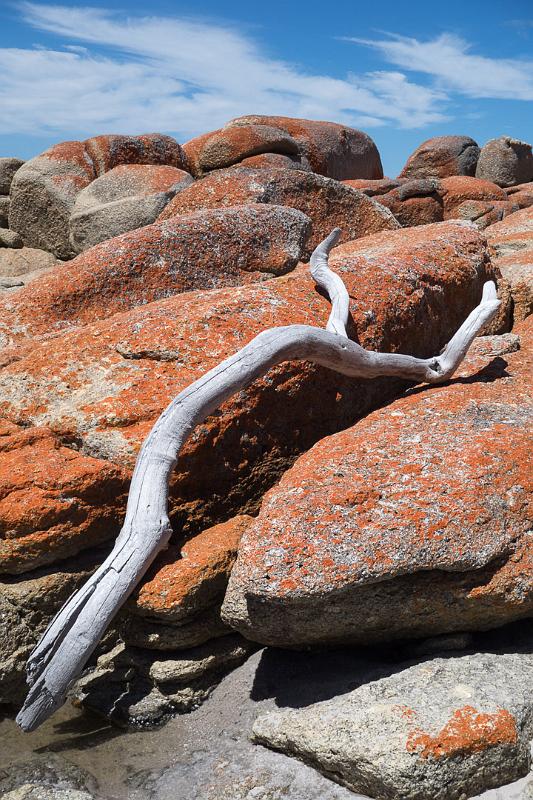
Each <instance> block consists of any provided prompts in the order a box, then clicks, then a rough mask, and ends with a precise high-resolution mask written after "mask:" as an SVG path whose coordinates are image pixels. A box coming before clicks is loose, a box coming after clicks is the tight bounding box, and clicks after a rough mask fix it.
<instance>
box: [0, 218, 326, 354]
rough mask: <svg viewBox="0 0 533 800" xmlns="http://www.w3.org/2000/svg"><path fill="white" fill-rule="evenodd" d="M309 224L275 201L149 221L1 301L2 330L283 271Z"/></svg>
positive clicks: (46, 328) (21, 334) (62, 324)
mask: <svg viewBox="0 0 533 800" xmlns="http://www.w3.org/2000/svg"><path fill="white" fill-rule="evenodd" d="M310 228H311V225H310V221H309V219H308V217H306V216H305V214H302V213H301V212H299V211H296V210H294V209H292V208H282V207H281V206H274V205H252V206H234V207H229V208H220V209H207V210H204V211H197V212H196V213H190V214H184V215H183V216H179V217H172V218H170V219H168V220H167V221H165V222H157V223H154V224H153V225H147V226H145V227H144V228H140V229H139V230H135V231H130V232H128V233H124V234H122V235H121V236H118V237H115V238H114V239H109V240H108V241H105V242H101V243H100V244H99V245H96V246H95V247H92V248H91V249H90V250H86V251H85V252H84V253H82V254H81V255H79V256H78V257H77V258H75V259H73V260H72V261H71V262H70V263H69V264H62V265H59V266H58V267H57V269H55V270H53V271H52V272H49V273H47V274H46V275H45V276H43V277H42V279H40V280H38V281H37V282H36V283H34V284H33V285H32V286H31V289H30V290H28V291H24V290H23V291H20V292H18V293H17V294H16V295H12V296H11V297H10V298H9V300H8V301H5V303H4V304H3V305H2V304H0V307H1V308H2V311H1V322H0V329H3V330H4V331H6V332H7V331H13V332H14V334H15V338H25V337H28V336H39V335H42V334H45V333H48V332H52V331H57V330H59V329H61V328H68V327H70V326H72V325H80V324H86V323H88V322H91V321H93V320H96V319H102V318H105V317H109V316H111V315H112V314H116V313H117V312H120V311H125V310H127V309H130V308H134V307H135V306H140V305H145V304H146V303H150V302H152V301H153V300H159V299H160V298H164V297H169V296H171V295H176V294H180V293H182V292H188V291H192V290H195V289H213V288H215V287H219V286H234V285H238V284H241V283H250V282H254V281H260V280H265V279H267V278H271V277H272V276H273V275H283V274H284V273H286V272H289V271H290V270H292V269H293V268H294V266H295V265H296V264H297V263H298V261H299V260H300V259H301V258H302V256H303V254H304V253H305V252H306V251H307V247H308V245H307V241H308V238H309V235H310ZM117 346H119V347H120V345H119V343H118V342H117ZM123 356H124V358H128V357H129V356H128V352H127V350H126V351H124V353H123ZM132 357H134V356H132ZM170 358H171V359H172V356H170Z"/></svg>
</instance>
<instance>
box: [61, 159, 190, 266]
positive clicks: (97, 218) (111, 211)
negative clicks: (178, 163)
mask: <svg viewBox="0 0 533 800" xmlns="http://www.w3.org/2000/svg"><path fill="white" fill-rule="evenodd" d="M190 183H192V177H191V176H190V175H189V173H188V172H185V171H184V170H182V169H177V167H169V166H154V165H151V164H122V165H120V166H118V167H114V168H113V169H111V170H109V172H105V173H104V174H103V175H101V176H100V177H99V178H96V179H95V180H94V181H92V183H90V184H89V185H88V186H87V187H86V188H85V189H82V190H81V192H79V194H78V195H77V197H76V202H75V203H74V208H73V209H72V213H71V215H70V220H69V230H70V242H71V244H72V247H73V249H74V250H75V251H76V252H77V253H80V252H82V251H83V250H87V249H88V248H89V247H93V246H94V245H95V244H98V243H99V242H103V241H104V240H105V239H112V238H113V237H114V236H119V235H120V234H121V233H126V231H131V230H134V229H135V228H142V227H143V226H144V225H150V224H151V223H152V222H155V220H156V219H157V217H158V216H159V214H160V213H161V211H162V210H163V209H164V207H165V206H166V204H167V203H168V202H169V200H171V199H172V198H173V197H174V195H175V194H176V192H178V191H180V189H182V188H184V187H185V186H188V185H189V184H190Z"/></svg>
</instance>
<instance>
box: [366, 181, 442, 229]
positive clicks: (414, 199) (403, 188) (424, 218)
mask: <svg viewBox="0 0 533 800" xmlns="http://www.w3.org/2000/svg"><path fill="white" fill-rule="evenodd" d="M440 188H441V187H440V182H439V181H438V180H436V179H434V178H431V179H428V178H425V179H421V178H418V179H413V180H408V181H405V182H404V183H402V184H400V185H399V186H397V187H396V188H394V189H391V190H390V191H389V192H387V193H386V194H382V195H380V196H379V198H378V202H379V203H381V204H382V205H384V206H386V207H387V208H389V209H390V210H391V211H392V213H393V214H394V216H395V217H396V219H397V220H398V222H399V223H400V224H401V225H403V226H404V227H405V228H410V227H412V226H414V225H429V224H431V223H432V222H442V219H443V207H442V200H441V196H440Z"/></svg>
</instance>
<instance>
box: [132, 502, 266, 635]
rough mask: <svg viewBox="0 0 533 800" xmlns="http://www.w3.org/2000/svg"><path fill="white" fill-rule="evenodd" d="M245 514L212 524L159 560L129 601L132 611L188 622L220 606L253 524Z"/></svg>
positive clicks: (171, 548)
mask: <svg viewBox="0 0 533 800" xmlns="http://www.w3.org/2000/svg"><path fill="white" fill-rule="evenodd" d="M251 521H252V518H251V517H249V516H246V515H243V516H237V517H233V519H230V520H229V521H228V522H224V523H220V524H219V525H215V526H214V527H212V528H208V529H207V530H205V531H202V533H199V534H198V535H197V536H194V537H193V538H192V539H190V540H189V541H188V542H186V543H185V544H184V545H183V546H182V547H181V548H176V547H170V548H169V549H168V550H167V551H166V552H165V553H164V555H163V556H162V557H160V558H158V559H157V560H156V562H155V564H154V566H153V567H152V568H151V570H150V572H149V573H148V576H147V579H146V581H145V582H144V583H143V585H142V586H141V587H140V589H138V590H137V592H136V593H135V595H134V597H133V598H132V600H131V601H130V603H129V608H130V610H131V611H132V612H136V613H137V614H140V615H142V616H143V617H149V618H151V619H158V620H161V621H162V622H166V623H171V622H177V623H178V624H182V625H183V624H184V623H186V622H190V621H192V620H193V619H194V617H195V616H196V615H197V614H198V613H199V612H202V611H205V610H206V609H207V608H209V607H210V606H212V605H213V604H214V603H217V605H220V602H221V601H222V597H223V595H224V592H225V590H226V586H227V583H228V579H229V576H230V572H231V568H232V567H233V563H234V561H235V558H236V557H237V549H238V547H239V542H240V540H241V536H242V534H243V533H244V531H245V530H246V528H247V527H248V526H249V524H250V523H251Z"/></svg>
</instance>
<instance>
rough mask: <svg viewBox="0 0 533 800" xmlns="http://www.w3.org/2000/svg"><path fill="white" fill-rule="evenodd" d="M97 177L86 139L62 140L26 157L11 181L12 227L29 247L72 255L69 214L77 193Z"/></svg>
mask: <svg viewBox="0 0 533 800" xmlns="http://www.w3.org/2000/svg"><path fill="white" fill-rule="evenodd" d="M94 178H95V171H94V166H93V163H92V161H91V159H90V158H89V156H88V154H87V152H86V150H85V146H84V144H83V142H76V141H73V142H61V144H57V145H54V147H51V148H50V149H49V150H46V151H45V152H44V153H42V154H41V155H39V156H36V158H32V159H30V160H29V161H26V163H25V164H23V166H22V167H21V168H20V169H19V170H17V172H16V173H15V176H14V178H13V182H12V184H11V195H10V196H11V204H10V207H9V227H10V228H11V229H12V230H15V231H18V232H19V233H20V234H21V236H22V237H23V239H24V244H25V245H27V246H28V247H36V248H40V249H41V250H48V251H49V252H51V253H54V255H56V256H57V257H58V258H70V257H71V256H72V255H73V250H72V246H71V244H70V242H69V238H68V223H69V218H70V214H71V211H72V208H73V206H74V201H75V199H76V195H77V194H78V192H79V191H81V189H83V188H85V186H88V185H89V183H90V182H91V181H92V180H93V179H94Z"/></svg>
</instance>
